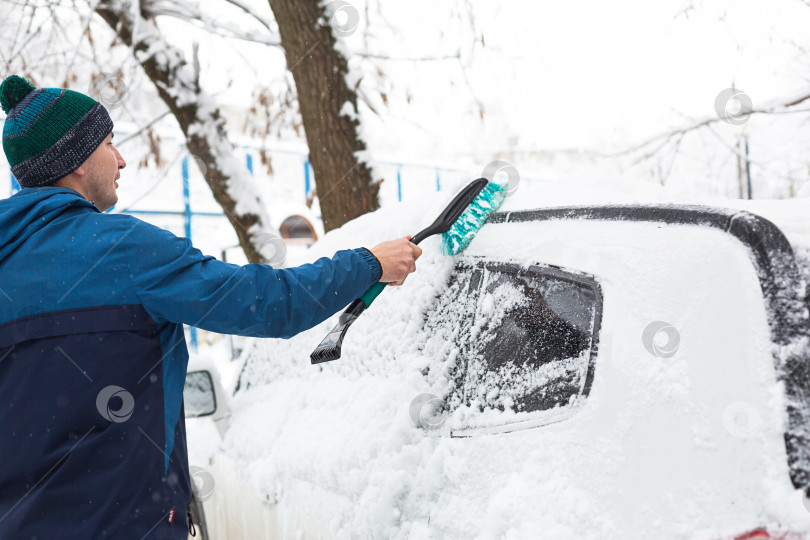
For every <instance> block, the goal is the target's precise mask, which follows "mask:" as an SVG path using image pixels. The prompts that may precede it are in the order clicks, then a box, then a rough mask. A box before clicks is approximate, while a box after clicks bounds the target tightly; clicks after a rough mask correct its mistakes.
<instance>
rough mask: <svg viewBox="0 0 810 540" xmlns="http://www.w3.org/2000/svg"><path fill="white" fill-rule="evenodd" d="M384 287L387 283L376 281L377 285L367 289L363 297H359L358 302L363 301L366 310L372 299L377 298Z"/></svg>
mask: <svg viewBox="0 0 810 540" xmlns="http://www.w3.org/2000/svg"><path fill="white" fill-rule="evenodd" d="M386 285H388V283H383V282H381V281H378V282H377V283H375V284H374V285H372V286H371V287H369V288H368V290H367V291H366V292H364V293H363V296H361V297H360V300H362V301H363V303H364V304H365V305H366V308H368V306H370V305H371V303H372V302H373V301H374V299H375V298H377V297H378V296H379V295H380V293H381V292H383V289H385V286H386Z"/></svg>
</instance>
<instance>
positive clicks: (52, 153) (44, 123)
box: [0, 75, 113, 188]
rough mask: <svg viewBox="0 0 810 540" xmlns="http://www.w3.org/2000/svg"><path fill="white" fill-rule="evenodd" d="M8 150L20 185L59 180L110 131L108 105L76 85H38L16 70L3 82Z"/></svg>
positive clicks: (0, 90) (1, 96)
mask: <svg viewBox="0 0 810 540" xmlns="http://www.w3.org/2000/svg"><path fill="white" fill-rule="evenodd" d="M0 105H2V107H3V111H4V112H5V113H6V114H7V116H6V122H5V124H4V125H3V151H5V153H6V158H8V162H9V164H10V165H11V172H12V174H13V175H14V176H15V178H17V181H18V182H19V183H20V186H22V187H24V188H26V187H40V186H47V185H50V184H53V183H54V182H56V181H57V180H59V179H60V178H62V177H65V176H67V175H69V174H70V173H72V172H73V171H75V170H76V169H78V168H79V166H80V165H81V164H82V163H84V162H85V161H86V160H87V158H88V157H90V154H92V153H93V152H94V151H95V150H96V148H98V145H100V144H101V143H102V142H103V141H104V139H105V138H106V137H107V135H109V134H110V132H112V129H113V122H112V119H110V115H109V113H108V112H107V109H105V108H104V106H103V105H102V104H100V103H97V102H96V101H95V100H94V99H93V98H90V97H88V96H85V95H84V94H82V93H79V92H74V91H73V90H64V89H61V88H36V87H35V86H34V85H32V84H31V83H29V82H28V81H26V80H25V79H23V78H22V77H18V76H17V75H12V76H10V77H8V78H6V80H4V81H3V84H2V85H0Z"/></svg>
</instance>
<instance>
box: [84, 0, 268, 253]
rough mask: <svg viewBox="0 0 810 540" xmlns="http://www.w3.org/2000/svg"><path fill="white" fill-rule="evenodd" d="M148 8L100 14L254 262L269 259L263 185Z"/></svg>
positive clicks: (108, 3)
mask: <svg viewBox="0 0 810 540" xmlns="http://www.w3.org/2000/svg"><path fill="white" fill-rule="evenodd" d="M147 7H148V6H145V5H144V4H141V5H140V6H139V9H131V6H130V5H127V4H126V3H121V2H118V1H115V0H104V1H102V2H100V3H99V4H98V6H97V7H96V13H98V15H99V16H101V18H102V19H104V21H105V22H106V23H107V24H108V25H109V26H110V28H112V29H113V30H114V31H115V32H116V33H117V34H118V36H119V37H120V38H121V40H122V41H123V42H124V43H125V44H126V45H127V46H128V47H130V48H131V49H132V52H133V55H134V57H135V58H136V59H137V60H138V62H139V63H140V65H141V67H142V68H143V70H144V72H145V73H146V75H147V76H148V77H149V79H150V80H151V81H152V82H153V84H154V85H155V88H156V89H157V92H158V95H159V96H160V98H161V99H162V100H163V102H164V103H165V104H166V105H167V106H168V108H169V110H170V111H171V113H172V114H173V115H174V117H175V118H176V119H177V122H178V124H179V125H180V128H181V129H182V131H183V133H184V134H185V136H186V146H187V147H188V151H189V152H190V153H191V154H193V155H194V156H195V157H196V158H197V159H196V160H195V161H198V164H200V163H201V164H202V167H203V168H204V169H205V170H203V171H201V172H202V173H203V176H204V177H205V180H206V182H207V183H208V185H209V187H210V188H211V191H212V192H213V195H214V198H215V199H216V201H217V202H218V203H219V205H220V206H221V207H222V209H223V211H224V212H225V214H226V216H227V217H228V220H229V221H230V222H231V224H232V225H233V227H234V230H235V231H236V234H237V236H238V238H239V243H240V245H241V246H242V249H243V250H244V251H245V254H246V255H247V258H248V260H249V261H251V262H266V261H268V260H270V259H271V257H272V254H270V253H263V252H262V251H261V250H262V249H263V248H265V249H267V250H272V249H273V247H274V246H273V245H268V242H267V233H268V232H270V231H271V228H270V218H269V216H268V215H267V213H266V211H265V208H264V205H263V204H262V203H261V198H260V196H259V190H258V186H256V185H255V183H254V182H255V181H254V180H253V178H252V177H251V176H250V174H249V173H248V172H247V170H245V168H244V167H243V166H242V163H241V161H240V160H238V159H237V158H236V155H235V153H234V146H233V144H231V142H230V140H229V139H228V137H227V133H226V130H225V122H224V119H223V118H222V117H221V115H220V112H219V109H218V107H217V104H216V103H215V102H214V100H213V99H212V98H211V96H209V95H208V94H207V93H206V92H204V91H203V90H202V89H201V88H200V87H199V81H198V77H197V74H196V73H195V71H194V69H193V67H192V66H191V65H190V64H189V63H188V62H186V60H185V58H184V57H183V53H182V52H181V51H180V50H179V49H177V48H176V47H174V46H172V45H171V44H169V43H168V41H167V40H166V39H165V37H164V36H163V35H162V33H161V32H160V29H159V28H158V26H157V24H156V22H155V19H154V14H153V13H151V12H149V11H148V9H147Z"/></svg>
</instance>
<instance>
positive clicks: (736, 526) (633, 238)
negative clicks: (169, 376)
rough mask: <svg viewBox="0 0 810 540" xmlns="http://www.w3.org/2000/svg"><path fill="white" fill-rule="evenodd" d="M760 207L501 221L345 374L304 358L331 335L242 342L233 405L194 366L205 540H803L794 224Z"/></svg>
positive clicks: (342, 367)
mask: <svg viewBox="0 0 810 540" xmlns="http://www.w3.org/2000/svg"><path fill="white" fill-rule="evenodd" d="M510 204H511V206H510ZM802 205H803V206H802ZM424 206H425V205H424V204H422V205H421V207H420V205H418V204H416V203H415V204H411V205H407V204H405V205H399V206H397V207H395V208H393V209H388V210H385V211H380V212H377V213H375V214H372V215H367V216H363V217H361V218H359V219H357V220H355V221H353V222H351V223H349V224H347V225H346V226H344V227H343V228H342V229H340V230H338V231H334V232H333V233H330V234H329V235H327V236H326V238H324V239H323V240H321V241H320V242H318V243H317V244H315V246H313V248H312V257H313V258H314V257H316V256H320V255H328V254H330V253H331V252H333V251H334V250H335V249H338V248H340V247H345V246H349V245H357V244H358V238H359V239H360V243H363V244H364V245H371V244H373V243H374V242H376V241H379V240H383V239H386V238H388V237H391V236H396V235H402V234H404V233H405V232H408V231H403V230H402V228H403V226H404V227H412V229H413V231H416V230H418V229H419V227H418V225H419V222H420V220H428V221H429V220H430V216H432V215H434V214H435V213H436V212H433V211H432V209H428V211H425V208H424ZM514 208H518V209H514ZM763 208H765V207H763ZM765 209H767V210H768V212H765V213H768V214H769V215H771V216H773V217H774V221H776V222H778V223H779V226H778V227H777V226H776V225H775V224H774V223H773V222H771V221H769V220H767V219H765V218H763V217H761V216H760V215H758V214H756V213H752V212H748V211H745V210H733V209H718V208H712V207H707V206H685V205H617V206H577V207H557V208H545V209H537V210H523V209H519V206H518V205H517V204H515V203H514V202H512V203H510V202H509V201H507V204H506V205H505V206H504V209H502V211H500V212H499V213H496V214H494V215H492V216H491V217H490V219H489V221H488V223H487V224H486V225H485V226H484V227H483V228H482V229H481V231H480V232H479V233H478V235H477V236H476V238H475V239H474V240H473V242H472V243H471V244H470V245H469V247H468V248H467V249H466V250H465V252H464V253H463V254H462V255H460V256H456V257H445V256H442V255H441V254H440V250H439V248H438V245H439V244H438V240H437V239H428V240H426V241H425V242H424V243H423V245H422V247H423V249H424V255H423V256H422V258H420V260H419V263H418V265H419V269H418V270H417V272H416V273H415V274H413V275H412V276H411V277H409V278H408V281H407V282H406V284H405V286H403V287H398V288H392V289H389V290H386V291H384V293H383V294H382V295H380V297H379V298H378V299H377V300H376V301H375V303H374V305H373V306H372V307H370V308H369V309H368V310H367V311H366V312H365V313H364V314H363V315H362V316H361V317H360V318H359V319H358V320H357V321H356V322H355V323H354V325H353V327H352V328H351V329H350V331H349V332H348V334H347V336H346V339H345V341H344V343H343V356H342V358H341V359H339V360H337V361H334V362H330V363H325V364H319V365H316V366H313V365H311V364H310V360H309V353H310V352H311V351H312V349H313V348H314V347H315V346H317V344H318V343H319V342H320V340H321V338H322V337H323V336H324V335H326V333H328V331H329V329H330V328H331V326H332V325H333V324H334V323H335V320H336V317H335V318H333V319H332V320H329V321H326V322H325V323H323V324H321V325H319V326H318V327H316V328H314V329H312V330H310V331H307V332H304V333H303V334H300V335H298V336H296V337H294V338H292V339H290V340H252V341H250V343H249V345H248V346H247V348H246V349H245V351H244V353H243V354H242V355H241V358H240V359H239V361H240V362H241V363H240V364H239V365H240V367H241V372H240V374H239V378H238V384H235V385H234V386H235V387H236V391H235V394H234V396H233V397H231V396H230V395H226V392H225V391H224V390H223V389H222V387H221V386H219V384H218V383H216V381H217V376H216V375H213V376H212V375H211V371H212V370H213V366H210V365H209V366H207V367H206V368H205V369H201V368H199V369H198V368H194V367H192V368H190V373H189V381H191V382H190V384H191V385H192V386H193V387H195V388H194V389H193V391H194V392H195V393H196V394H197V395H196V397H194V398H193V399H194V400H195V402H196V403H198V406H197V407H192V408H190V407H189V397H188V394H187V398H186V410H187V415H189V413H188V411H189V410H190V409H198V410H203V411H204V412H208V413H209V414H212V415H213V417H214V418H216V419H217V422H219V426H220V428H222V429H221V430H220V429H217V428H216V427H215V426H216V422H212V421H211V420H210V416H209V417H199V418H189V419H188V420H187V422H188V425H189V427H188V431H189V441H188V444H189V451H190V456H191V460H192V462H191V463H192V466H193V469H192V472H193V473H194V472H195V471H196V476H195V479H196V488H197V490H198V497H197V498H198V499H202V504H201V505H200V506H201V507H203V509H204V522H205V528H206V533H207V535H208V536H206V537H207V538H251V539H254V538H556V539H561V538H576V539H586V538H593V539H599V540H604V539H608V538H621V539H623V540H626V539H632V538H638V539H650V538H661V539H668V538H673V539H674V538H678V539H680V538H682V539H707V540H724V539H729V540H731V539H740V540H742V539H749V538H785V539H787V538H791V539H792V538H810V502H809V501H808V499H807V497H806V496H805V490H806V489H807V488H808V487H810V322H809V321H810V319H809V318H808V308H809V304H810V300H809V299H808V287H807V280H808V275H809V274H810V256H809V255H810V249H808V248H810V222H808V219H810V218H808V215H809V214H808V212H807V203H806V202H803V201H784V202H774V203H773V204H771V205H770V206H767V208H765ZM414 216H419V219H417V218H415V217H414ZM777 218H778V219H777ZM785 233H787V234H788V236H786V234H785ZM203 380H205V381H211V384H208V383H205V384H200V383H199V382H197V383H195V382H194V381H203ZM187 390H188V386H187ZM231 390H232V388H229V392H227V394H229V393H230V391H231ZM206 396H207V397H206ZM206 403H207V406H206V405H205V404H206ZM224 403H230V405H229V407H230V411H231V412H230V417H229V418H228V419H227V423H228V425H227V429H225V426H224V423H223V422H224V421H223V420H222V418H223V416H222V414H221V412H220V411H219V410H218V409H217V407H218V406H219V404H224ZM200 404H202V406H199V405H200ZM217 415H220V416H217ZM220 431H221V433H220ZM195 461H196V462H195ZM194 467H196V468H194Z"/></svg>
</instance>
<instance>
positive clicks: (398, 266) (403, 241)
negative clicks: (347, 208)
mask: <svg viewBox="0 0 810 540" xmlns="http://www.w3.org/2000/svg"><path fill="white" fill-rule="evenodd" d="M410 240H411V237H410V235H408V236H406V237H405V238H397V239H396V240H389V241H388V242H383V243H382V244H379V245H377V246H376V247H374V248H373V249H371V250H370V251H371V253H373V254H374V256H375V257H377V260H379V261H380V265H381V266H382V277H381V278H380V281H382V282H385V283H389V284H390V285H393V286H399V285H402V284H403V283H404V282H405V278H406V277H408V274H410V273H411V272H415V271H416V259H418V258H419V256H420V255H421V254H422V248H420V247H419V246H417V245H416V244H412V243H411V242H410Z"/></svg>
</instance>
